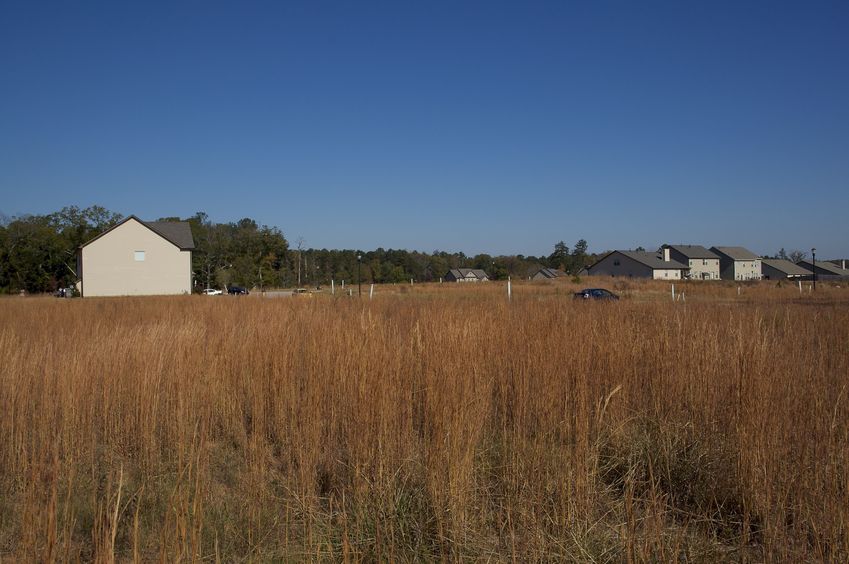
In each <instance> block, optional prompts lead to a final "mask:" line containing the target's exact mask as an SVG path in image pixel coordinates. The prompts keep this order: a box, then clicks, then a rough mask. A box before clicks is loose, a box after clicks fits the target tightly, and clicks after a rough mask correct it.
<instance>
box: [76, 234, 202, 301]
mask: <svg viewBox="0 0 849 564" xmlns="http://www.w3.org/2000/svg"><path fill="white" fill-rule="evenodd" d="M137 251H143V252H144V260H143V261H139V260H136V252H137ZM81 258H82V267H83V268H82V288H81V289H82V295H83V296H85V297H94V296H146V295H168V294H188V293H190V292H191V290H192V253H191V251H182V250H180V249H179V248H177V247H176V246H175V245H174V244H172V243H171V242H169V241H168V240H166V239H164V238H163V237H162V236H160V235H159V234H157V233H155V232H154V231H152V230H151V229H150V228H148V227H147V226H145V225H143V224H142V223H140V222H138V221H136V220H134V219H132V220H130V221H127V222H126V223H124V224H122V225H119V226H118V227H116V228H115V229H113V230H112V231H110V232H109V233H106V234H105V235H103V236H102V237H100V238H99V239H96V240H94V241H92V242H91V243H89V244H88V245H86V246H84V247H83V248H82V250H81Z"/></svg>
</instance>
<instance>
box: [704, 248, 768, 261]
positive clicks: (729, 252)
mask: <svg viewBox="0 0 849 564" xmlns="http://www.w3.org/2000/svg"><path fill="white" fill-rule="evenodd" d="M710 250H711V251H714V252H717V253H720V254H723V255H725V256H727V257H728V258H730V259H732V260H757V259H758V258H760V257H758V255H756V254H755V253H753V252H752V251H750V250H749V249H744V248H743V247H711V249H710Z"/></svg>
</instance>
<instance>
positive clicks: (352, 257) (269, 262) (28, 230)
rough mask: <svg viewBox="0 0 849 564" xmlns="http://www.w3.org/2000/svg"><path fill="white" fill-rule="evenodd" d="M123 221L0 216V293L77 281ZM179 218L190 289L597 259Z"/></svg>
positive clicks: (508, 270) (399, 278)
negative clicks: (368, 245)
mask: <svg viewBox="0 0 849 564" xmlns="http://www.w3.org/2000/svg"><path fill="white" fill-rule="evenodd" d="M122 219H124V216H122V215H121V214H119V213H116V212H112V211H109V210H107V209H106V208H103V207H101V206H91V207H88V208H79V207H77V206H69V207H65V208H62V209H61V210H59V211H57V212H53V213H50V214H46V215H24V216H17V217H12V218H9V217H0V292H4V293H17V292H20V291H21V290H24V291H27V292H30V293H39V292H52V291H55V290H56V289H58V288H64V287H71V286H73V285H74V284H75V283H76V281H77V264H76V261H77V249H78V248H79V247H80V246H81V245H83V244H84V243H86V242H88V241H90V240H91V239H93V238H94V237H96V236H97V235H99V234H101V233H103V232H104V231H106V230H107V229H109V228H110V227H112V226H114V225H116V224H117V223H119V222H120V221H121V220H122ZM158 221H187V222H188V223H189V225H190V226H191V230H192V236H193V238H194V242H195V249H194V252H193V253H192V270H193V276H194V284H195V287H196V289H202V288H206V287H212V288H221V287H224V286H229V285H241V286H246V287H250V288H272V287H293V286H311V287H314V286H322V285H327V284H329V283H330V281H331V280H336V281H337V282H341V281H342V280H345V281H346V282H347V283H351V284H356V283H358V282H363V283H368V282H374V283H403V282H409V281H410V280H411V279H412V280H414V281H416V282H433V281H437V280H439V279H440V278H442V277H444V276H445V274H446V273H447V272H448V270H449V269H452V268H479V269H483V270H485V271H486V272H487V273H488V274H489V275H490V277H491V278H493V279H495V280H502V279H506V278H507V277H508V276H512V277H514V278H527V277H529V276H532V275H533V274H534V273H535V272H537V271H538V270H539V269H540V268H543V267H548V268H556V269H560V270H563V271H564V272H566V273H570V274H575V273H577V272H579V271H580V270H581V269H582V268H583V267H585V266H587V265H588V264H591V263H592V262H593V261H594V260H595V259H596V258H597V257H596V255H593V254H590V253H589V252H588V244H587V242H586V241H585V240H584V239H579V240H578V241H577V242H576V243H575V245H574V247H573V248H572V249H571V250H570V249H569V247H568V246H567V245H566V244H565V243H564V242H563V241H560V242H559V243H557V244H556V245H554V251H553V252H552V253H551V254H550V255H548V256H525V255H498V256H493V255H489V254H477V255H474V256H468V255H466V254H464V253H462V252H446V251H439V250H436V251H433V252H431V253H426V252H420V251H407V250H402V249H383V248H378V249H375V250H371V251H363V250H360V249H314V248H306V246H305V244H304V243H305V242H304V240H303V239H300V238H299V239H298V240H297V241H296V244H295V245H294V247H292V246H290V244H289V241H288V240H287V239H286V237H285V236H284V235H283V232H282V231H281V230H280V229H278V228H277V227H273V226H267V225H259V224H258V223H257V222H256V221H255V220H253V219H250V218H244V219H240V220H239V221H236V222H230V223H216V222H213V221H211V220H210V219H209V216H208V215H207V214H206V213H204V212H197V213H196V214H195V215H193V216H191V217H188V218H179V217H164V218H159V220H158Z"/></svg>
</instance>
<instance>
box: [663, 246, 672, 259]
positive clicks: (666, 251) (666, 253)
mask: <svg viewBox="0 0 849 564" xmlns="http://www.w3.org/2000/svg"><path fill="white" fill-rule="evenodd" d="M669 260H670V259H669V247H663V262H669Z"/></svg>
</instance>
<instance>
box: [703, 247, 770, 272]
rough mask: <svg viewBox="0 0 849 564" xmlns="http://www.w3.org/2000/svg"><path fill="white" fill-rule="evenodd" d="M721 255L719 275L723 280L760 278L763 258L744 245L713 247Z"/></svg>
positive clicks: (712, 249)
mask: <svg viewBox="0 0 849 564" xmlns="http://www.w3.org/2000/svg"><path fill="white" fill-rule="evenodd" d="M710 250H711V251H713V253H715V254H717V255H719V276H720V278H722V279H723V280H760V279H761V259H760V257H759V256H758V255H756V254H754V253H753V252H752V251H749V250H748V249H744V248H743V247H711V248H710Z"/></svg>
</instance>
